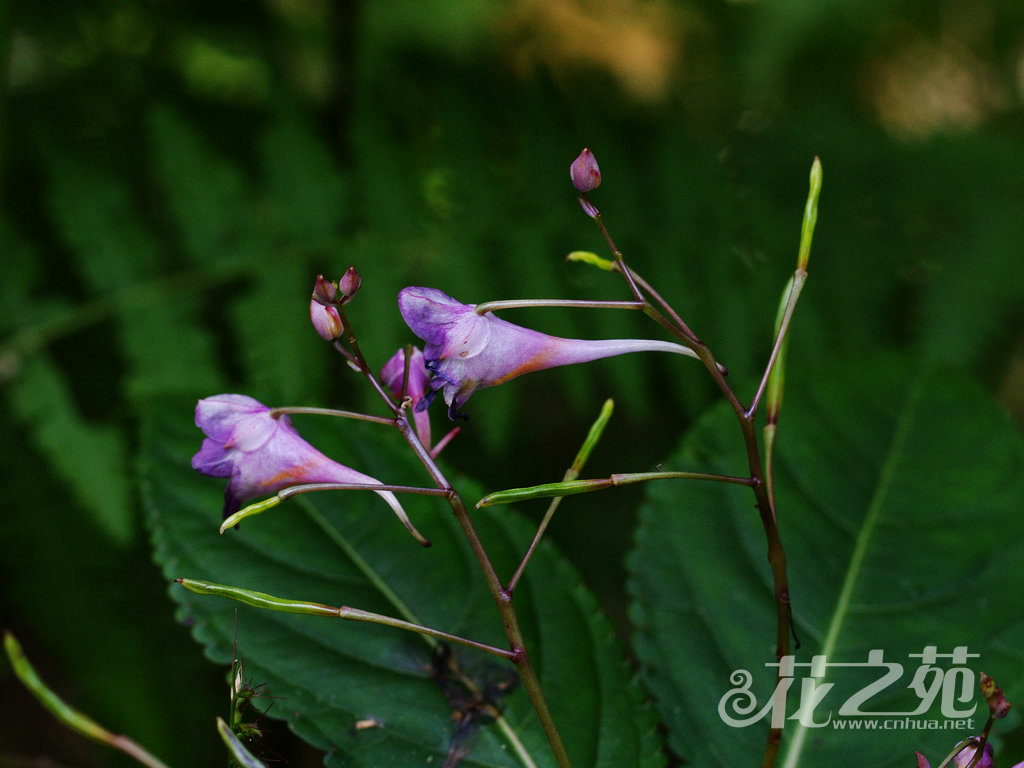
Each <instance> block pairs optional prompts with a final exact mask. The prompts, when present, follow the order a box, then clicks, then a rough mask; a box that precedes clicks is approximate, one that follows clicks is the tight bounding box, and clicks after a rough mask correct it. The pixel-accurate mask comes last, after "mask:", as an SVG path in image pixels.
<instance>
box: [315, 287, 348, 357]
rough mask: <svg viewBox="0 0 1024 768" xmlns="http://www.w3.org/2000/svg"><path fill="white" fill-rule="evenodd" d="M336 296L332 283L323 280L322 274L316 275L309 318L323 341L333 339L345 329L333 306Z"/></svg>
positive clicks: (336, 309) (335, 289)
mask: <svg viewBox="0 0 1024 768" xmlns="http://www.w3.org/2000/svg"><path fill="white" fill-rule="evenodd" d="M336 296H337V288H335V286H334V283H331V282H328V281H327V280H325V279H324V276H323V275H317V276H316V283H315V284H314V285H313V297H312V298H311V299H310V300H309V319H310V321H311V322H312V323H313V328H314V329H316V332H317V333H318V334H320V338H322V339H323V340H324V341H334V340H335V339H336V338H338V337H339V336H341V334H342V333H343V332H344V330H345V326H344V324H343V323H342V322H341V315H340V314H339V313H338V308H337V307H336V306H334V299H335V297H336Z"/></svg>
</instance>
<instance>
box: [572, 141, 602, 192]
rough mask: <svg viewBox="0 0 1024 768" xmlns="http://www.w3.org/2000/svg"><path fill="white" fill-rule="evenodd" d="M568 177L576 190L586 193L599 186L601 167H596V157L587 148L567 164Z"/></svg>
mask: <svg viewBox="0 0 1024 768" xmlns="http://www.w3.org/2000/svg"><path fill="white" fill-rule="evenodd" d="M569 177H570V178H571V179H572V185H573V186H574V187H576V191H577V192H580V193H583V194H586V193H587V192H589V191H590V190H592V189H597V188H598V187H599V186H601V169H600V168H598V167H597V158H595V157H594V153H593V152H591V151H590V150H589V149H584V150H583V151H582V152H580V155H579V157H577V158H576V159H575V160H573V161H572V165H570V166H569Z"/></svg>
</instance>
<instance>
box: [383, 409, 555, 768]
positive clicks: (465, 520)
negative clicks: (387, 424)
mask: <svg viewBox="0 0 1024 768" xmlns="http://www.w3.org/2000/svg"><path fill="white" fill-rule="evenodd" d="M395 425H396V426H397V427H398V429H399V431H400V432H401V433H402V436H403V437H404V438H405V440H406V442H407V443H408V444H409V447H410V448H412V450H413V452H414V453H415V454H416V456H417V458H419V460H420V461H421V462H422V463H423V466H424V467H425V468H426V470H427V472H429V473H430V476H431V478H433V480H434V482H435V483H436V484H437V486H438V488H439V489H441V490H443V491H444V492H445V496H446V497H447V499H448V503H449V505H450V506H451V508H452V512H453V513H454V514H455V519H456V520H457V521H458V523H459V526H460V527H461V528H462V532H463V534H464V535H465V537H466V541H467V542H468V543H469V547H470V549H472V550H473V554H474V555H475V556H476V559H477V562H478V563H479V564H480V570H481V571H482V572H483V575H484V581H485V582H486V583H487V588H488V589H489V590H490V592H491V597H492V598H493V599H494V603H495V605H496V606H497V608H498V613H499V614H500V615H501V621H502V624H503V625H504V627H505V635H506V637H507V638H508V642H509V651H510V653H511V656H510V658H511V661H512V663H513V664H514V665H515V668H516V672H517V673H518V674H519V680H520V682H521V683H522V684H523V688H524V690H525V691H526V694H527V696H529V698H530V703H532V704H533V708H534V711H535V712H536V713H537V718H538V720H540V724H541V727H542V728H543V729H544V733H545V734H546V735H547V737H548V743H549V744H550V745H551V750H552V752H553V753H554V756H555V761H556V762H557V764H558V766H559V768H571V767H572V762H571V761H570V760H569V754H568V752H566V749H565V745H564V743H563V742H562V737H561V736H560V735H559V733H558V728H557V727H556V725H555V721H554V718H553V716H552V714H551V710H550V709H549V708H548V704H547V700H546V699H545V698H544V692H543V690H542V688H541V684H540V678H538V677H537V671H536V669H534V667H533V664H532V663H531V661H530V656H529V654H528V653H527V650H526V645H525V643H524V639H523V632H522V629H521V628H520V626H519V616H518V615H517V614H516V610H515V607H514V606H513V604H512V593H511V592H510V591H509V590H507V589H505V587H504V586H503V585H502V583H501V579H500V577H499V576H498V573H497V571H495V569H494V565H493V563H491V559H490V557H489V556H488V554H487V550H486V548H485V547H484V544H483V542H482V541H481V540H480V536H479V534H478V533H477V531H476V527H475V526H474V525H473V521H472V519H471V518H470V515H469V510H468V509H467V508H466V505H465V503H464V502H463V501H462V498H461V497H460V496H459V494H458V493H457V492H456V491H455V489H454V488H453V487H452V485H451V484H450V483H449V482H448V480H447V478H446V477H445V476H444V473H443V472H441V469H440V468H439V467H438V466H437V463H436V462H435V461H434V459H433V457H432V456H431V455H430V452H429V451H427V449H426V448H424V446H423V444H422V443H421V442H420V440H419V438H418V437H417V435H416V432H415V430H414V429H413V428H412V425H411V424H410V423H409V418H408V416H407V415H406V412H405V411H404V410H399V411H398V413H397V414H396V416H395Z"/></svg>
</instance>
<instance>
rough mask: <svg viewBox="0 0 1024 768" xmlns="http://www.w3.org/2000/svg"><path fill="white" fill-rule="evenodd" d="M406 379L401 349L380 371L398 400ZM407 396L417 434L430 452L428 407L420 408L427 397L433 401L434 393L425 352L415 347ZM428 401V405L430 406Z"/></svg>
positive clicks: (402, 350)
mask: <svg viewBox="0 0 1024 768" xmlns="http://www.w3.org/2000/svg"><path fill="white" fill-rule="evenodd" d="M404 378H405V350H404V349H400V350H398V351H397V352H396V353H395V354H394V355H392V357H391V359H390V360H388V361H387V362H386V363H384V367H383V368H382V369H381V371H380V379H381V383H383V384H384V386H385V387H387V388H388V389H389V390H390V391H391V394H392V395H394V396H395V397H397V398H400V397H402V381H403V379H404ZM405 394H406V395H407V396H408V397H409V399H410V400H412V407H413V421H414V422H415V424H416V434H417V435H419V437H420V442H421V443H423V445H424V447H425V448H426V449H427V450H428V451H429V450H430V417H429V416H428V415H427V411H426V406H424V407H423V408H419V407H418V406H419V404H420V401H421V400H423V399H424V398H425V397H428V396H429V398H430V399H433V395H434V392H433V390H432V389H431V388H430V371H428V370H427V367H426V361H425V360H424V359H423V352H422V351H421V350H420V348H419V347H413V350H412V355H411V357H410V358H409V384H408V390H407V391H406V392H405ZM429 402H430V400H429V399H428V401H427V403H428V404H429Z"/></svg>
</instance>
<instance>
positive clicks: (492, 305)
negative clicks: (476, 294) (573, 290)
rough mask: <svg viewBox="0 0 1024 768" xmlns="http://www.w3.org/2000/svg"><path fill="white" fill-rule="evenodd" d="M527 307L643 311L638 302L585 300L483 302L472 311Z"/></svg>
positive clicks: (480, 312) (642, 306)
mask: <svg viewBox="0 0 1024 768" xmlns="http://www.w3.org/2000/svg"><path fill="white" fill-rule="evenodd" d="M528 307H560V308H570V309H637V310H639V309H643V308H644V305H643V304H642V303H640V302H638V301H587V300H586V299H505V300H502V301H485V302H483V303H481V304H477V305H476V307H474V309H473V311H474V312H476V313H477V314H478V315H484V314H487V313H488V312H497V311H499V310H502V309H526V308H528Z"/></svg>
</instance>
